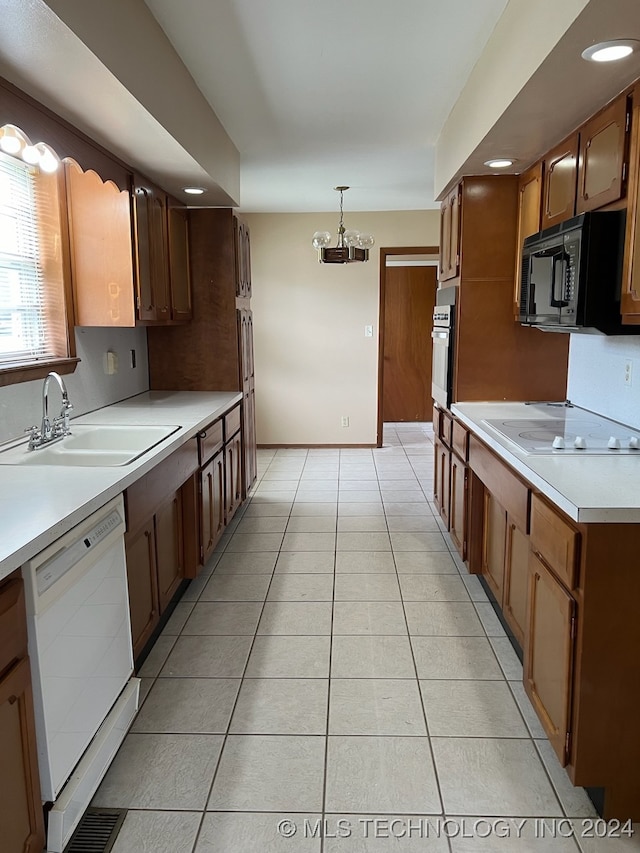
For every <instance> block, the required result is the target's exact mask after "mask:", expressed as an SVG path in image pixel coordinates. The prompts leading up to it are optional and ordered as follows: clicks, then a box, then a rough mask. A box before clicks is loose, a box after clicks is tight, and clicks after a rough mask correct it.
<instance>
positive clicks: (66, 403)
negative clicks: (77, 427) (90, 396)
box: [60, 397, 73, 435]
mask: <svg viewBox="0 0 640 853" xmlns="http://www.w3.org/2000/svg"><path fill="white" fill-rule="evenodd" d="M72 411H73V403H71V401H70V400H69V398H68V397H64V398H63V400H62V409H61V411H60V418H61V419H62V423H63V427H64V431H63V433H62V434H63V435H69V434H70V433H71V427H70V426H69V419H70V418H71V412H72Z"/></svg>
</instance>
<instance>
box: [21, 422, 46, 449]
mask: <svg viewBox="0 0 640 853" xmlns="http://www.w3.org/2000/svg"><path fill="white" fill-rule="evenodd" d="M25 432H26V433H27V434H28V435H29V436H30V438H29V449H30V450H33V448H34V447H38V445H39V444H40V440H41V438H42V433H41V432H40V427H37V426H30V427H27V428H26V429H25Z"/></svg>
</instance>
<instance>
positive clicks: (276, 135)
mask: <svg viewBox="0 0 640 853" xmlns="http://www.w3.org/2000/svg"><path fill="white" fill-rule="evenodd" d="M146 4H147V6H148V7H149V8H150V9H151V11H152V13H153V15H154V16H155V17H156V19H157V20H158V21H159V23H160V25H161V26H162V28H163V30H164V31H165V33H166V34H167V36H168V38H169V40H170V41H171V43H172V44H173V46H174V47H175V49H176V50H177V52H178V54H179V55H180V57H181V58H182V61H183V62H184V63H185V65H186V66H187V68H188V70H189V71H190V72H191V75H192V76H193V78H194V79H195V81H196V83H197V85H198V87H199V89H200V90H201V92H202V93H203V94H204V96H205V97H206V99H207V100H208V101H209V103H210V104H211V105H212V107H213V108H214V110H215V112H216V115H217V116H218V118H219V119H220V121H221V122H222V124H223V125H224V127H225V129H226V131H227V133H228V134H229V135H230V137H231V139H232V140H233V142H234V143H235V145H236V147H237V148H238V150H239V152H240V158H241V169H240V193H241V206H242V208H243V209H244V210H248V211H283V212H285V211H286V212H298V211H316V210H329V209H337V206H338V198H337V195H336V193H335V192H334V191H333V187H335V186H337V185H340V184H342V185H348V186H350V187H351V190H350V191H349V193H348V194H346V196H345V207H347V208H348V209H351V210H412V209H423V208H425V207H428V206H433V203H432V200H433V196H434V193H433V165H434V146H435V143H436V140H437V138H438V135H439V133H440V129H441V127H442V125H443V123H444V120H445V119H446V117H447V115H448V113H449V111H450V110H451V107H452V106H453V104H454V103H455V101H456V99H457V97H458V95H459V94H460V91H461V90H462V88H463V86H464V83H465V81H466V79H467V77H468V76H469V73H470V72H471V69H472V68H473V66H474V64H475V62H476V60H477V59H478V57H479V55H480V54H481V52H482V50H483V48H484V46H485V44H486V42H487V39H488V38H489V36H490V34H491V31H492V30H493V28H494V26H495V23H496V21H497V20H498V18H499V17H500V15H501V13H502V11H503V9H504V7H505V5H506V0H447V2H442V0H396V2H389V0H350V2H344V0H323V2H321V3H318V2H317V0H268V2H256V0H217V2H213V3H212V2H211V0H183V2H181V3H176V2H175V0H146Z"/></svg>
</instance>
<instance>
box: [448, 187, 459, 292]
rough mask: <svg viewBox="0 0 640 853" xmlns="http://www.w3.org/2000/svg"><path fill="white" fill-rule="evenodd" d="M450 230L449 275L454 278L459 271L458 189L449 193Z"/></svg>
mask: <svg viewBox="0 0 640 853" xmlns="http://www.w3.org/2000/svg"><path fill="white" fill-rule="evenodd" d="M449 206H450V207H451V230H450V231H449V275H448V276H447V278H455V277H456V276H457V275H458V272H459V270H460V190H459V188H458V187H456V189H455V190H454V191H453V192H452V193H451V197H450V199H449Z"/></svg>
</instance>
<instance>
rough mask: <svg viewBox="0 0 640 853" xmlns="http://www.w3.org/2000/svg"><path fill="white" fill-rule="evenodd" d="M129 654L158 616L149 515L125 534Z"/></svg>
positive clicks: (140, 644) (136, 649)
mask: <svg viewBox="0 0 640 853" xmlns="http://www.w3.org/2000/svg"><path fill="white" fill-rule="evenodd" d="M125 549H126V556H127V581H128V585H129V610H130V615H131V637H132V640H133V657H134V659H135V658H137V657H138V656H139V654H140V652H141V651H142V649H143V648H144V647H145V645H146V643H147V641H148V639H149V638H150V636H151V634H152V633H153V630H154V628H155V627H156V625H157V624H158V621H159V619H160V611H159V606H158V580H157V573H156V549H155V536H154V525H153V518H150V519H149V522H148V523H147V524H145V525H143V527H142V529H141V530H139V531H138V532H137V533H135V534H134V535H133V536H130V535H129V534H127V535H126V536H125Z"/></svg>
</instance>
